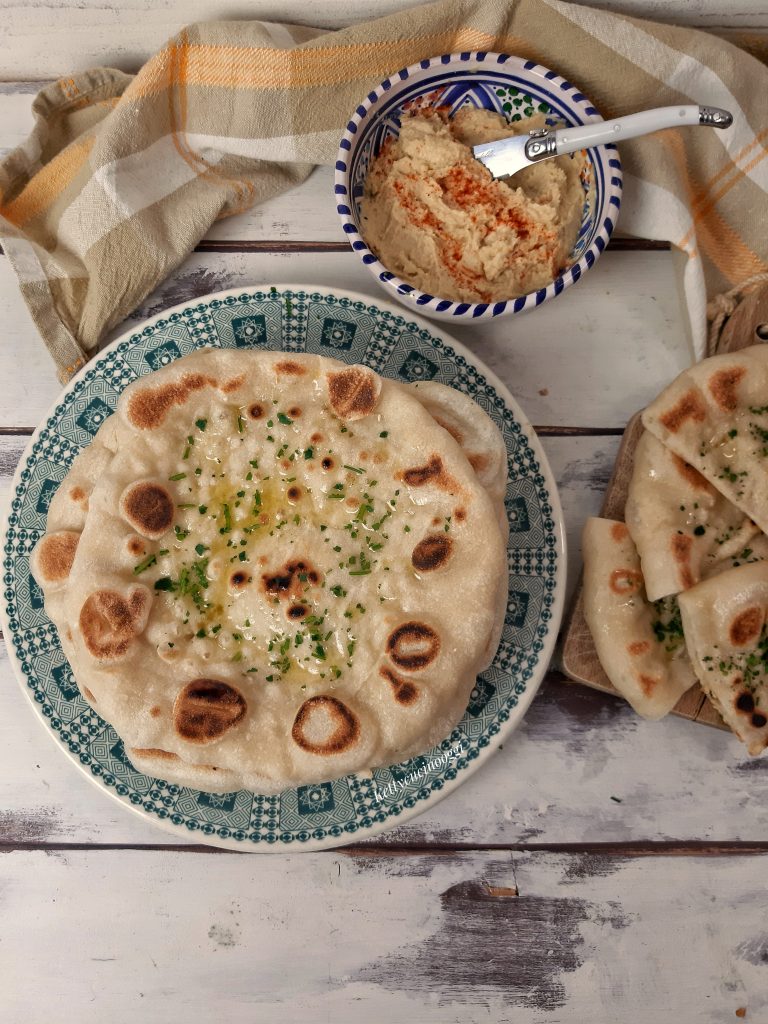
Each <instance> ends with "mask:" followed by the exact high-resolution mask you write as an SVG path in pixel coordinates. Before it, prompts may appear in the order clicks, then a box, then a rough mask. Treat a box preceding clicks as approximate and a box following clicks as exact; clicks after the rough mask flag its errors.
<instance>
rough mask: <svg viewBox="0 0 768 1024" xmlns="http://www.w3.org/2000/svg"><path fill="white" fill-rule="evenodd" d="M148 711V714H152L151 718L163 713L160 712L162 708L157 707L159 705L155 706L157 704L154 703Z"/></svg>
mask: <svg viewBox="0 0 768 1024" xmlns="http://www.w3.org/2000/svg"><path fill="white" fill-rule="evenodd" d="M149 713H150V715H151V716H152V718H159V717H160V715H162V713H163V712H162V709H161V708H159V707H158V706H157V704H154V705H153V706H152V707H151V708H150V709H149Z"/></svg>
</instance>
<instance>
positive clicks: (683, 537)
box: [669, 533, 696, 590]
mask: <svg viewBox="0 0 768 1024" xmlns="http://www.w3.org/2000/svg"><path fill="white" fill-rule="evenodd" d="M669 547H670V550H671V552H672V557H673V558H674V560H675V561H676V562H677V565H678V568H679V570H680V582H681V583H682V585H683V590H688V588H689V587H692V586H693V585H694V583H695V582H696V580H695V579H694V577H693V573H692V572H691V548H692V547H693V537H689V536H688V535H687V534H685V533H676V534H675V535H674V536H673V537H672V540H671V541H670V545H669Z"/></svg>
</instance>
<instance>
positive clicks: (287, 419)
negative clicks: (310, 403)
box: [267, 412, 293, 426]
mask: <svg viewBox="0 0 768 1024" xmlns="http://www.w3.org/2000/svg"><path fill="white" fill-rule="evenodd" d="M277 418H278V419H279V420H280V422H281V423H284V424H285V425H286V426H288V425H289V424H291V423H293V420H292V419H291V417H290V416H286V415H285V413H284V412H279V413H278V414H277ZM271 425H272V424H271V423H268V424H267V426H271Z"/></svg>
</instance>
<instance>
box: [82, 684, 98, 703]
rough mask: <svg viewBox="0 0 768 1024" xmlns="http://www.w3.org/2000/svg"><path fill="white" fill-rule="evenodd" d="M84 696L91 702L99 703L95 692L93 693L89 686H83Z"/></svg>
mask: <svg viewBox="0 0 768 1024" xmlns="http://www.w3.org/2000/svg"><path fill="white" fill-rule="evenodd" d="M83 696H84V697H85V699H86V700H87V701H90V703H91V704H96V703H97V702H96V698H95V697H94V696H93V694H92V693H91V691H90V690H89V689H88V687H87V686H84V687H83Z"/></svg>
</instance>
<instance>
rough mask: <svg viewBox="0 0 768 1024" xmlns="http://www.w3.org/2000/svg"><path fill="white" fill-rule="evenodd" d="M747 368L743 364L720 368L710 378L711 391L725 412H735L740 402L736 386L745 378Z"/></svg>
mask: <svg viewBox="0 0 768 1024" xmlns="http://www.w3.org/2000/svg"><path fill="white" fill-rule="evenodd" d="M746 372H747V371H746V369H745V368H744V367H743V366H731V367H728V368H727V369H725V370H718V371H717V372H716V373H713V374H712V376H711V377H710V378H709V391H710V394H711V395H712V397H713V398H714V400H715V401H716V402H717V404H718V405H719V406H720V408H721V409H722V410H723V412H733V411H734V409H735V408H736V407H737V405H738V403H739V396H738V394H737V393H736V388H737V387H738V385H739V382H740V381H741V380H742V379H743V377H744V374H745V373H746Z"/></svg>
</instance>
